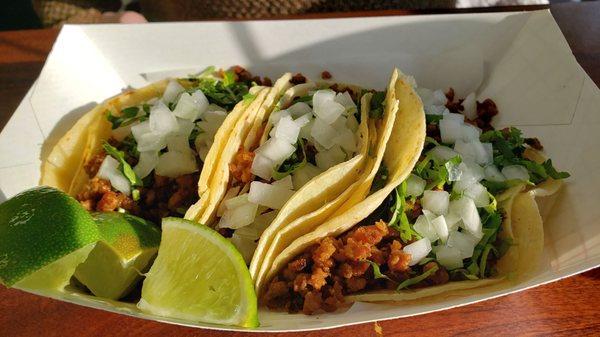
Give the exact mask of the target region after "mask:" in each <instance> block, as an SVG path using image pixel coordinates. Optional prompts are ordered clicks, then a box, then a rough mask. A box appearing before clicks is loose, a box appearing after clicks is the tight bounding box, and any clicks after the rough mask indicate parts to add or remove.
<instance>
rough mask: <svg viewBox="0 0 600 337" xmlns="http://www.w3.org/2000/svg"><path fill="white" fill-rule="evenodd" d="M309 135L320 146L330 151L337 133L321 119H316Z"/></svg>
mask: <svg viewBox="0 0 600 337" xmlns="http://www.w3.org/2000/svg"><path fill="white" fill-rule="evenodd" d="M332 122H333V121H332ZM309 125H310V124H309ZM310 135H311V136H312V137H313V138H314V140H315V141H316V142H317V143H319V144H320V145H321V146H323V147H324V148H326V149H330V148H331V147H332V146H334V145H335V141H334V138H335V136H336V135H337V132H336V130H335V129H334V128H333V127H332V126H331V125H329V124H328V123H326V122H325V121H323V120H322V119H321V118H316V119H315V120H314V124H313V125H312V128H311V130H310Z"/></svg>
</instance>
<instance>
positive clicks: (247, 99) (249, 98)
mask: <svg viewBox="0 0 600 337" xmlns="http://www.w3.org/2000/svg"><path fill="white" fill-rule="evenodd" d="M242 99H243V100H244V104H250V103H252V101H254V99H256V95H253V94H251V93H247V94H245V95H244V96H243V97H242Z"/></svg>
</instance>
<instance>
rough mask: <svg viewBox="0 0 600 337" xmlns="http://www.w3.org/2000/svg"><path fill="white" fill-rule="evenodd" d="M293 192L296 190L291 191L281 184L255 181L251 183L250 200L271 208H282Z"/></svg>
mask: <svg viewBox="0 0 600 337" xmlns="http://www.w3.org/2000/svg"><path fill="white" fill-rule="evenodd" d="M293 194H294V191H290V190H288V189H287V188H284V187H281V186H273V185H270V184H265V183H262V182H260V181H253V182H252V183H251V184H250V192H249V194H248V201H250V202H253V203H255V204H259V205H263V206H267V207H269V208H271V209H281V207H283V205H284V204H285V203H286V202H287V201H288V199H289V198H291V197H292V195H293Z"/></svg>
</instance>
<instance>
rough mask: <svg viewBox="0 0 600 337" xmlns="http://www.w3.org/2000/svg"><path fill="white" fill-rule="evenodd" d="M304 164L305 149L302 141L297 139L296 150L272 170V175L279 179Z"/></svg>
mask: <svg viewBox="0 0 600 337" xmlns="http://www.w3.org/2000/svg"><path fill="white" fill-rule="evenodd" d="M304 165H306V149H305V145H304V141H302V139H301V138H300V139H298V143H297V144H296V151H295V152H294V153H292V155H291V156H290V157H288V158H287V159H286V160H285V161H284V162H283V163H281V165H279V166H278V167H277V168H275V169H274V170H273V173H272V176H273V179H275V180H280V179H283V178H285V177H287V176H288V175H290V174H292V173H294V172H295V171H296V170H299V169H300V168H302V167H304Z"/></svg>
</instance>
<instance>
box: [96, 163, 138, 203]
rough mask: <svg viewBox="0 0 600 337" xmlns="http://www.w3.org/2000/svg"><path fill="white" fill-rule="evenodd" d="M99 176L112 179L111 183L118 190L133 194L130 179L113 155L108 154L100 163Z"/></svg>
mask: <svg viewBox="0 0 600 337" xmlns="http://www.w3.org/2000/svg"><path fill="white" fill-rule="evenodd" d="M97 176H98V177H99V178H101V179H105V180H108V181H110V184H111V185H112V187H113V188H114V189H116V190H117V191H119V192H121V193H123V194H125V195H129V194H131V185H130V183H129V180H127V178H126V177H125V176H124V175H123V172H121V171H120V170H119V162H118V161H117V160H116V159H115V158H113V157H111V156H106V157H105V158H104V160H103V161H102V164H100V168H99V169H98V173H97Z"/></svg>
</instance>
